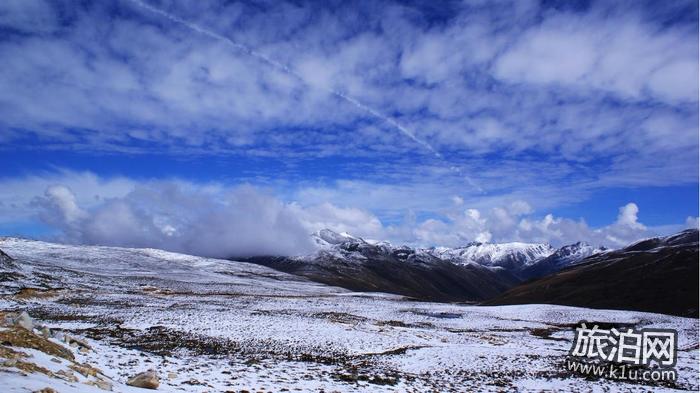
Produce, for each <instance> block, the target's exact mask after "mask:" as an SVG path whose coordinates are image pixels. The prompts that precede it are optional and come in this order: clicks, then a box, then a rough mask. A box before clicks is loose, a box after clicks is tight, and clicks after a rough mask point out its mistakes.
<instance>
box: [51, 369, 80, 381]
mask: <svg viewBox="0 0 700 393" xmlns="http://www.w3.org/2000/svg"><path fill="white" fill-rule="evenodd" d="M56 377H58V378H60V379H63V380H64V381H68V382H78V377H76V376H75V374H73V373H72V372H70V371H68V370H59V371H56Z"/></svg>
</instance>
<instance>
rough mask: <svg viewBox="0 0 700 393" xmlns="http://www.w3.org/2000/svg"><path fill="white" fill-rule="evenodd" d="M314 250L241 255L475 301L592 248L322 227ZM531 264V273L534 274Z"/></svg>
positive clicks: (320, 275)
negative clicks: (542, 264) (450, 243)
mask: <svg viewBox="0 0 700 393" xmlns="http://www.w3.org/2000/svg"><path fill="white" fill-rule="evenodd" d="M312 239H313V241H314V243H315V244H316V246H317V247H318V249H317V251H316V252H314V253H312V254H309V255H300V256H293V257H254V258H246V259H244V260H246V261H249V262H254V263H258V264H261V265H265V266H268V267H273V268H275V269H278V270H281V271H284V272H287V273H293V274H297V275H302V276H305V277H307V278H311V279H312V280H315V281H318V282H322V283H325V284H330V285H337V286H341V287H344V288H348V289H352V290H359V291H384V292H392V293H398V294H401V295H406V296H412V297H417V298H422V299H428V300H440V301H445V300H449V301H469V300H470V301H474V300H480V299H485V298H488V297H490V296H495V295H496V294H498V293H500V292H502V291H504V290H506V289H508V288H510V287H512V286H513V285H516V284H517V283H519V282H520V281H521V280H522V278H523V277H522V272H523V271H525V270H527V269H530V268H531V267H532V266H535V265H537V264H538V263H539V261H542V260H545V259H547V258H549V257H551V256H553V255H558V256H561V258H557V259H556V263H552V265H551V266H549V265H546V268H542V269H539V270H541V271H543V272H546V273H550V272H552V271H557V270H558V269H560V268H563V267H566V266H568V265H569V264H572V263H576V262H578V261H579V260H580V259H582V258H585V257H586V256H589V255H591V254H592V253H593V248H592V247H589V246H585V245H584V244H583V243H579V244H577V245H571V246H567V247H564V248H562V249H559V250H557V249H555V248H553V247H552V246H550V245H549V244H540V243H517V242H515V243H501V244H492V243H470V244H467V245H466V246H464V247H458V248H447V247H430V248H412V247H409V246H406V245H403V246H394V245H392V244H390V243H388V242H384V241H374V240H365V239H362V238H360V237H356V236H352V235H350V234H348V233H337V232H334V231H332V230H329V229H324V230H321V231H318V232H316V233H314V234H312ZM539 270H538V269H533V270H532V271H531V272H530V273H529V275H528V278H529V277H531V275H534V274H537V272H538V271H539Z"/></svg>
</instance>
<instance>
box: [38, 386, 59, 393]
mask: <svg viewBox="0 0 700 393" xmlns="http://www.w3.org/2000/svg"><path fill="white" fill-rule="evenodd" d="M33 393H58V392H57V391H55V390H53V389H51V388H49V387H46V388H43V389H41V390H35V391H34V392H33Z"/></svg>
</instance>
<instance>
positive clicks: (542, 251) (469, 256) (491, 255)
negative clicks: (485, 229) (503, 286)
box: [429, 242, 555, 269]
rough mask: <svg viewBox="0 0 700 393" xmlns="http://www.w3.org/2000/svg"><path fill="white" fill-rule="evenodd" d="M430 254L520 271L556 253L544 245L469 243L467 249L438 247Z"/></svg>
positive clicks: (464, 262) (457, 260)
mask: <svg viewBox="0 0 700 393" xmlns="http://www.w3.org/2000/svg"><path fill="white" fill-rule="evenodd" d="M429 252H431V254H433V255H434V256H436V257H438V258H440V259H447V260H450V261H453V262H454V263H458V264H466V263H478V264H480V265H483V266H492V267H503V268H506V269H519V268H522V267H523V266H529V265H531V264H533V263H535V262H536V261H538V260H540V259H543V258H546V257H548V256H550V255H552V254H553V253H554V252H555V249H554V248H553V247H552V246H550V245H549V244H542V243H520V242H512V243H478V242H475V243H469V244H468V245H466V246H465V247H459V248H446V247H436V248H433V249H429Z"/></svg>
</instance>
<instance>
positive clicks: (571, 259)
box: [519, 242, 608, 279]
mask: <svg viewBox="0 0 700 393" xmlns="http://www.w3.org/2000/svg"><path fill="white" fill-rule="evenodd" d="M606 251H608V249H607V248H605V247H594V246H592V245H590V244H588V243H586V242H577V243H574V244H569V245H566V246H563V247H561V248H560V249H558V250H556V251H555V252H554V253H552V254H551V255H549V256H548V257H546V258H542V259H540V260H538V261H535V262H534V263H532V264H530V265H529V266H527V267H525V268H524V269H522V271H521V272H519V276H520V277H521V278H524V279H528V278H534V277H541V276H544V275H547V274H551V273H554V272H556V271H559V270H562V269H564V268H567V267H569V266H572V265H575V264H577V263H579V262H581V261H582V260H584V259H585V258H588V257H589V256H591V255H595V254H600V253H603V252H606Z"/></svg>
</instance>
